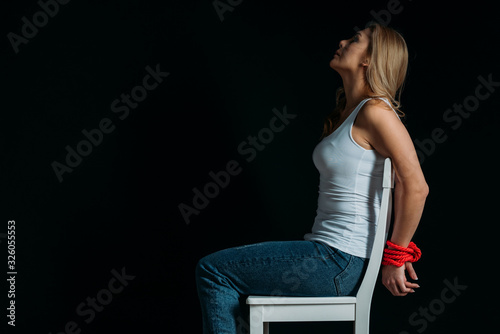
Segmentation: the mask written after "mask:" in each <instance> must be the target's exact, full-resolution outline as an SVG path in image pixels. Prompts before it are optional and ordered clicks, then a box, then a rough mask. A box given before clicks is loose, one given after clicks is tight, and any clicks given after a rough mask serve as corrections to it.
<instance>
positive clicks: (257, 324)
mask: <svg viewBox="0 0 500 334" xmlns="http://www.w3.org/2000/svg"><path fill="white" fill-rule="evenodd" d="M263 312H264V306H262V305H259V306H257V305H256V306H252V305H251V306H250V334H269V323H268V322H264V321H263V317H262V313H263Z"/></svg>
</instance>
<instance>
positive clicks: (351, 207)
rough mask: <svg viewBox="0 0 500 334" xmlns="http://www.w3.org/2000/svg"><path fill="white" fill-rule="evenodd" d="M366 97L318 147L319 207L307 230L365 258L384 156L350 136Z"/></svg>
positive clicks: (370, 241)
mask: <svg viewBox="0 0 500 334" xmlns="http://www.w3.org/2000/svg"><path fill="white" fill-rule="evenodd" d="M368 100H370V98H368V99H364V100H363V101H361V102H360V103H359V104H358V106H357V107H356V109H354V110H353V112H352V113H351V114H350V115H349V117H347V119H346V120H345V121H344V122H343V123H342V124H341V125H340V126H339V127H338V128H337V129H336V130H335V131H334V132H333V133H331V134H330V135H329V136H327V137H325V138H323V140H322V141H321V142H320V143H319V144H318V145H317V146H316V148H315V149H314V152H313V161H314V165H315V166H316V168H317V169H318V171H319V174H320V177H319V196H318V209H317V211H316V218H315V220H314V225H313V227H312V232H311V233H308V234H306V235H305V236H304V239H305V240H314V241H320V242H323V243H326V244H327V245H329V246H332V247H334V248H337V249H339V250H341V251H343V252H346V253H348V254H351V255H355V256H359V257H363V258H368V257H370V253H371V249H372V245H373V239H374V238H375V230H376V224H377V218H378V213H379V208H380V201H381V196H382V176H383V173H384V160H385V158H384V157H383V156H382V155H380V154H379V153H378V152H377V151H375V150H367V149H365V148H363V147H361V146H359V145H358V144H357V143H356V142H355V141H354V139H353V138H352V132H351V130H352V126H353V124H354V120H355V119H356V116H357V115H358V112H359V110H360V109H361V107H362V106H363V105H364V104H365V103H366V101H368ZM382 100H383V101H385V102H386V103H387V104H389V106H391V105H390V103H389V102H388V101H387V100H385V99H382ZM391 108H392V106H391Z"/></svg>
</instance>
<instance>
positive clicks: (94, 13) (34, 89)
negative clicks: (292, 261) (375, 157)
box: [0, 0, 500, 334]
mask: <svg viewBox="0 0 500 334" xmlns="http://www.w3.org/2000/svg"><path fill="white" fill-rule="evenodd" d="M224 2H225V1H224ZM233 3H238V1H233ZM388 3H389V1H370V2H368V1H367V2H361V1H318V0H314V1H307V2H306V1H242V2H241V3H240V4H239V5H237V6H234V9H233V11H227V12H225V13H224V14H223V17H224V20H223V21H221V19H220V17H219V16H218V14H217V12H216V10H215V9H214V7H213V4H212V1H210V0H206V1H182V2H181V1H163V2H160V1H138V0H136V1H133V0H127V1H92V0H87V1H84V0H79V1H77V0H73V1H70V2H69V3H68V4H65V5H60V6H59V7H60V8H59V12H58V13H57V14H56V15H55V16H54V17H51V18H49V20H48V23H47V24H46V25H45V26H43V27H41V28H39V31H38V33H37V34H36V36H34V37H33V38H31V39H29V42H28V43H27V44H21V45H20V46H19V52H18V53H16V52H14V49H13V47H12V45H11V43H10V42H9V40H8V38H7V34H8V33H9V32H13V33H16V34H19V35H20V34H21V27H22V25H23V21H22V20H21V19H22V17H23V16H26V17H27V18H28V19H29V20H30V21H32V18H33V15H34V14H35V13H36V12H38V11H40V6H39V5H38V4H37V3H36V1H34V0H31V1H26V0H23V1H16V2H15V3H14V2H8V3H2V4H1V7H2V8H1V9H0V10H1V15H2V19H1V27H2V36H4V37H3V38H2V42H1V55H0V57H1V70H2V72H1V79H2V90H1V94H2V108H1V109H2V112H1V119H0V126H1V132H0V133H1V135H2V136H1V138H2V140H1V147H0V152H1V156H2V159H1V160H0V161H1V167H0V179H1V185H0V190H1V196H2V198H1V206H0V208H1V220H0V224H1V225H0V233H6V232H7V221H8V220H15V221H16V265H17V268H16V269H17V272H18V275H17V280H16V306H17V307H16V327H15V328H12V327H10V326H9V327H8V330H9V332H19V333H35V332H36V333H50V332H52V333H54V334H55V333H59V332H62V331H64V327H65V325H66V324H67V323H68V322H69V321H75V322H76V323H77V324H78V325H79V328H80V329H81V331H82V333H149V332H153V331H154V332H155V333H161V332H164V333H201V313H200V308H199V302H198V299H197V295H196V288H195V285H194V267H195V264H196V262H197V261H198V260H199V259H200V258H201V257H202V256H204V255H207V254H209V253H211V252H214V251H217V250H220V249H223V248H227V247H232V246H236V245H242V244H248V243H255V242H259V241H266V240H295V239H301V238H302V236H303V234H305V233H307V232H309V230H310V228H311V226H312V223H313V219H314V216H315V210H316V200H317V186H318V173H317V171H316V169H315V168H314V165H313V163H312V159H311V155H312V150H313V149H314V146H315V145H316V144H317V142H318V139H319V136H320V134H321V129H322V122H323V119H324V117H325V116H326V115H327V114H328V113H329V112H330V111H331V110H332V108H333V107H334V105H335V89H336V88H337V87H338V86H339V85H341V80H340V77H339V76H338V74H336V73H335V72H334V71H333V70H331V69H330V68H329V65H328V64H329V61H330V59H331V58H332V56H333V54H334V52H335V50H336V49H337V47H338V43H339V40H340V39H345V38H349V37H351V36H352V35H353V33H354V27H355V26H359V27H363V26H364V25H365V23H367V22H368V21H370V20H373V19H374V17H373V15H372V14H371V11H373V12H374V13H379V12H380V11H381V10H386V9H387V6H388ZM494 8H495V7H494V6H493V4H490V5H486V4H484V5H483V4H482V3H479V2H456V1H447V2H439V3H437V2H433V1H424V0H413V1H410V0H401V2H400V7H399V9H400V12H399V13H397V14H393V15H391V17H390V18H388V17H387V16H386V17H385V20H386V22H388V23H389V25H390V26H392V27H394V28H396V29H397V30H398V31H400V32H401V33H402V34H403V36H404V37H405V39H406V41H407V44H408V48H409V52H410V65H409V74H408V77H407V81H406V85H405V90H404V92H403V97H402V104H403V109H404V111H405V112H406V114H407V119H406V123H407V127H408V131H409V132H410V134H411V136H412V138H413V139H415V140H419V141H420V142H425V141H427V143H428V141H429V138H431V133H432V131H433V130H434V129H436V128H442V129H443V130H444V131H445V134H446V141H444V142H442V143H437V144H434V145H435V147H434V148H433V149H432V148H431V146H427V148H428V150H429V151H428V152H429V153H428V154H425V155H424V157H425V159H423V161H422V168H423V171H424V174H425V176H426V179H427V182H428V184H429V186H430V195H429V197H428V199H427V204H426V208H425V212H424V214H423V217H422V221H421V225H420V227H419V229H418V231H417V233H416V235H415V237H414V241H415V242H416V243H417V245H419V247H420V248H421V249H422V250H423V257H422V259H421V261H419V263H417V264H416V265H415V268H416V270H417V273H418V275H419V278H420V280H419V283H420V285H421V288H420V289H419V290H418V292H417V293H415V294H413V295H411V296H407V297H404V298H396V297H392V296H391V295H390V294H389V292H388V291H387V290H386V289H385V288H384V287H383V286H382V285H381V284H380V283H379V284H378V285H377V287H376V289H375V293H374V297H373V304H372V312H371V322H372V325H371V330H372V333H397V334H402V333H405V331H406V332H408V333H421V332H425V333H459V332H463V330H464V329H465V328H474V330H475V332H482V329H485V328H488V326H489V323H491V321H493V320H492V319H494V318H492V315H493V307H492V306H489V305H488V304H487V303H486V302H487V301H490V300H491V299H492V295H493V293H494V292H493V291H494V290H496V287H495V284H496V282H495V281H496V279H495V274H494V269H495V265H494V263H495V261H494V256H495V252H494V250H495V248H494V245H495V243H496V238H494V234H495V233H496V225H497V222H498V219H497V218H496V215H493V211H494V210H495V208H496V207H497V203H496V198H497V197H496V188H497V185H498V182H497V168H496V165H497V163H496V152H497V149H496V146H497V145H496V144H497V141H498V140H497V133H498V130H497V127H498V126H497V124H498V121H499V117H498V110H499V99H498V96H499V94H500V91H499V89H498V88H497V89H496V91H494V92H493V93H491V94H490V96H489V97H488V98H487V99H485V100H484V101H480V104H479V107H478V108H477V110H476V111H474V112H472V113H471V115H470V117H468V118H467V119H463V122H462V123H461V124H460V126H459V127H458V128H456V129H453V128H452V127H451V125H452V124H453V123H447V122H446V121H445V120H444V119H443V115H444V113H445V111H446V110H447V109H448V108H452V107H453V104H455V103H456V104H462V103H463V102H464V99H466V98H467V97H469V96H471V95H472V96H473V95H474V93H475V89H476V87H477V86H478V84H479V83H480V82H479V80H478V77H479V76H482V77H484V78H488V76H490V75H491V76H492V79H493V81H495V82H499V81H500V66H499V65H498V55H499V52H498V51H499V48H498V33H499V32H500V31H499V28H498V22H497V21H498V20H497V18H496V14H495V11H496V10H495V9H494ZM157 64H159V65H158V66H159V68H160V69H161V71H164V72H169V73H170V75H169V76H168V77H167V78H165V79H164V81H163V82H162V83H161V84H159V85H158V87H157V88H156V89H154V90H152V91H149V92H148V96H147V98H146V99H145V100H144V101H142V102H140V103H139V105H138V107H137V108H135V109H132V110H131V111H130V115H129V116H128V117H127V118H125V119H123V120H120V119H119V118H118V117H117V116H118V115H119V114H115V113H113V112H112V111H111V108H110V105H111V102H112V101H113V100H115V99H117V98H119V97H120V94H122V93H125V94H130V92H131V90H132V88H134V87H135V86H137V85H140V84H141V83H142V79H143V77H144V76H145V75H146V74H147V71H146V70H145V68H146V66H150V67H152V68H155V67H156V65H157ZM481 92H482V93H484V92H486V90H484V89H483V90H481ZM285 106H286V108H287V111H288V113H291V114H294V115H297V117H296V118H295V119H293V120H291V121H290V124H288V125H287V126H286V127H285V129H284V130H283V131H281V132H279V133H275V135H274V139H273V140H272V141H271V142H270V143H269V144H267V145H266V147H265V149H264V150H262V151H260V152H258V154H257V156H256V158H255V159H254V160H252V161H250V162H247V161H246V160H245V156H242V155H241V154H240V153H239V152H238V150H237V148H238V145H240V143H242V142H243V141H245V140H248V139H247V137H248V136H251V135H257V134H258V133H259V131H260V130H261V129H263V128H265V127H269V121H270V119H271V118H272V117H273V113H272V110H273V108H276V109H278V110H283V108H284V107H285ZM103 118H109V119H110V120H111V121H112V122H113V124H114V126H115V129H114V131H113V132H112V133H110V134H105V135H104V137H103V140H102V143H100V145H98V146H96V147H93V150H92V152H91V154H89V155H88V156H86V157H83V159H82V162H81V163H80V164H79V165H78V166H77V167H75V168H74V170H73V171H72V172H71V173H65V174H63V182H59V180H58V179H57V177H56V174H55V173H54V170H53V168H52V166H51V164H52V163H53V162H54V161H58V162H60V163H64V160H65V157H66V153H67V152H66V150H65V147H66V145H69V146H71V147H72V148H76V146H77V144H78V142H79V141H81V140H83V139H85V137H84V136H83V135H82V132H81V131H82V130H83V129H87V130H89V131H90V130H91V129H94V128H96V127H97V126H98V124H99V122H100V121H101V120H102V119H103ZM428 145H430V144H428ZM230 160H235V161H238V162H239V163H240V166H241V168H242V172H241V173H240V174H239V175H236V176H233V177H232V178H231V180H230V183H229V185H228V186H227V187H226V188H224V189H220V191H219V194H218V195H217V196H216V197H215V198H213V199H210V203H209V204H208V206H207V207H206V208H205V209H202V210H200V212H199V214H198V215H192V216H190V223H189V224H186V222H185V221H184V219H183V217H182V215H181V214H180V211H179V209H178V205H179V204H180V203H184V204H186V205H192V200H193V196H194V194H193V190H192V189H193V188H195V187H196V188H198V189H202V188H203V187H204V185H205V184H206V183H208V182H210V181H211V178H210V177H209V172H210V171H213V172H218V171H220V170H223V169H224V168H225V166H226V164H227V162H228V161H230ZM0 241H2V243H1V249H2V254H4V255H2V256H1V258H2V261H4V262H5V265H4V264H2V268H4V269H2V273H1V274H0V275H1V277H4V279H2V281H3V282H4V286H3V290H2V291H1V292H0V295H1V296H2V299H1V303H2V304H1V307H0V309H2V310H4V311H2V314H1V319H3V320H2V325H4V324H6V322H7V320H8V319H7V318H6V316H5V315H6V314H7V311H6V310H5V309H6V307H7V306H8V304H7V302H8V301H7V298H6V295H7V285H5V277H6V276H7V275H6V274H5V273H6V272H7V271H8V270H7V269H6V262H7V252H6V239H5V238H1V239H0ZM122 268H125V270H126V273H127V274H129V275H133V276H135V278H134V279H133V280H131V281H130V283H129V285H128V286H126V287H125V288H124V289H123V291H122V292H121V293H118V294H116V295H114V296H113V300H112V302H111V303H110V304H109V305H106V306H104V309H103V311H102V312H98V313H96V316H95V319H93V321H91V322H90V323H88V324H87V323H85V322H84V317H82V316H79V315H78V314H77V313H76V311H75V310H76V307H77V305H79V304H80V303H82V302H85V300H86V298H87V297H95V296H96V295H97V293H98V292H99V291H100V290H101V289H103V288H106V287H107V285H108V282H109V281H110V279H111V278H112V277H113V276H112V273H111V270H112V269H116V270H117V271H120V270H121V269H122ZM444 280H448V281H450V282H453V281H454V280H456V281H457V282H458V283H459V284H460V285H465V286H467V288H466V289H465V290H464V291H462V292H461V294H460V295H459V296H458V297H457V298H456V299H455V300H454V301H453V302H452V303H448V304H443V303H440V302H439V300H440V298H441V293H442V292H443V289H444V288H445V287H446V285H445V283H444ZM439 305H444V309H439ZM429 306H432V307H433V308H434V310H435V311H436V310H437V311H436V312H437V313H438V314H437V315H436V316H435V317H433V318H432V320H428V321H421V322H420V323H419V324H418V325H415V324H414V323H411V322H410V320H409V318H410V316H411V315H412V313H414V312H417V313H418V312H420V311H419V310H421V309H422V308H429ZM4 313H5V314H4ZM416 319H425V318H424V317H422V316H419V317H417V318H416ZM424 322H425V323H426V327H425V328H424V325H423V324H422V323H424ZM271 329H272V332H273V333H305V332H311V331H313V332H317V333H320V332H322V333H323V332H324V333H326V332H339V333H342V332H345V333H350V325H349V324H345V323H344V324H342V323H341V324H324V323H317V324H311V323H309V324H273V326H272V327H271Z"/></svg>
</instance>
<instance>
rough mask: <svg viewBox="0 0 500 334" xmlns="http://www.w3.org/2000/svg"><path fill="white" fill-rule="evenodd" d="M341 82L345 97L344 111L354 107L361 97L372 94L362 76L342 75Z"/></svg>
mask: <svg viewBox="0 0 500 334" xmlns="http://www.w3.org/2000/svg"><path fill="white" fill-rule="evenodd" d="M342 82H343V85H344V93H345V99H346V104H345V109H344V111H346V110H347V111H348V110H351V109H354V108H355V107H356V106H357V105H358V104H359V103H360V102H361V101H362V100H363V99H365V98H366V97H367V96H369V95H371V94H373V92H372V91H371V90H370V88H369V87H368V85H367V84H366V83H365V80H364V79H363V76H360V77H353V76H343V77H342Z"/></svg>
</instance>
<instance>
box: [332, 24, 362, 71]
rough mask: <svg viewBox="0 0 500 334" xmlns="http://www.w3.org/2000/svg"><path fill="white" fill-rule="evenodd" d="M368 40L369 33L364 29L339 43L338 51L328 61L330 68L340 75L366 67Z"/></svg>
mask: <svg viewBox="0 0 500 334" xmlns="http://www.w3.org/2000/svg"><path fill="white" fill-rule="evenodd" d="M370 38H371V31H370V29H368V28H366V29H364V30H360V31H358V32H357V33H356V34H355V35H354V36H353V37H352V38H351V39H349V40H342V41H340V45H339V49H338V50H337V52H336V53H335V55H334V56H333V59H332V60H331V61H330V67H331V68H333V69H334V70H336V71H337V72H339V73H340V72H345V71H352V72H354V71H356V70H358V69H359V67H361V66H366V65H367V64H368V63H367V50H368V45H369V44H370ZM363 64H365V65H363Z"/></svg>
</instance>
